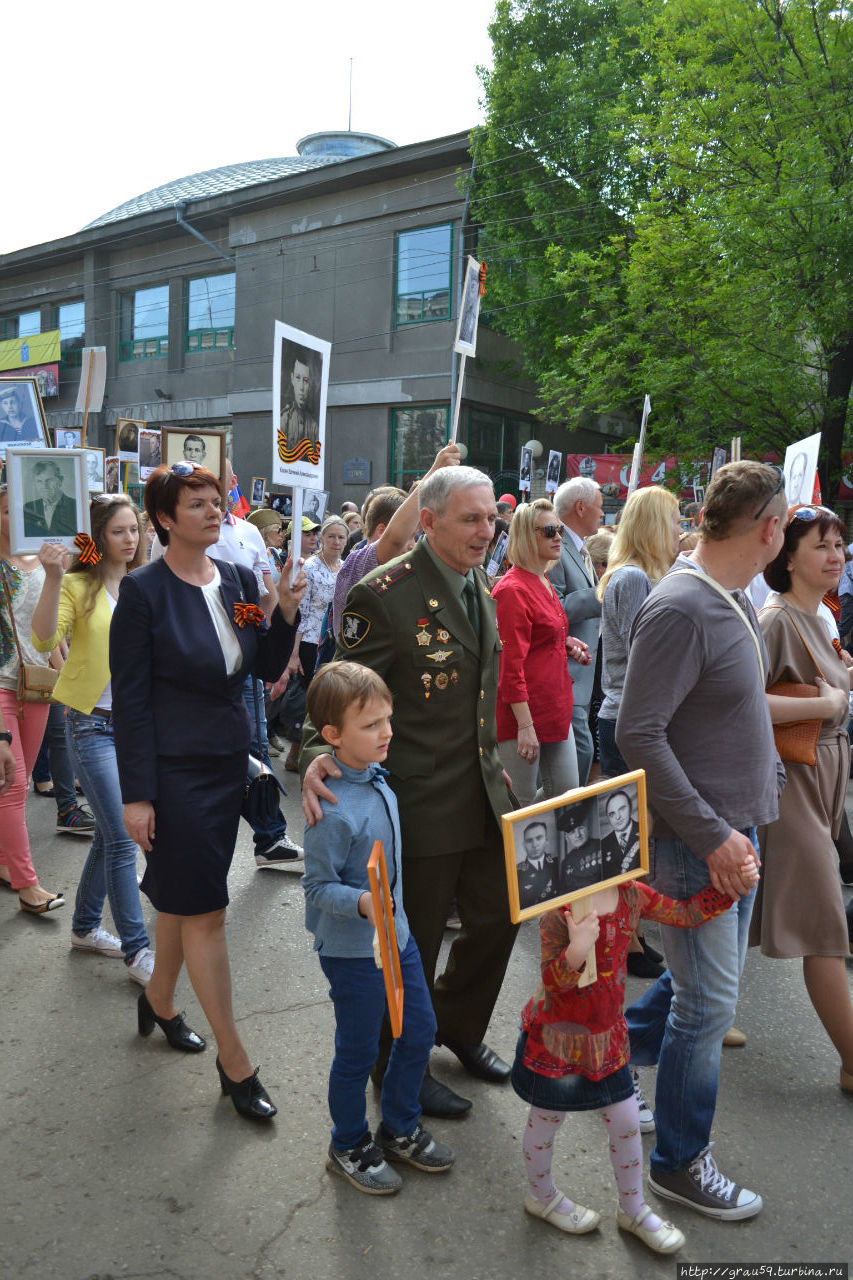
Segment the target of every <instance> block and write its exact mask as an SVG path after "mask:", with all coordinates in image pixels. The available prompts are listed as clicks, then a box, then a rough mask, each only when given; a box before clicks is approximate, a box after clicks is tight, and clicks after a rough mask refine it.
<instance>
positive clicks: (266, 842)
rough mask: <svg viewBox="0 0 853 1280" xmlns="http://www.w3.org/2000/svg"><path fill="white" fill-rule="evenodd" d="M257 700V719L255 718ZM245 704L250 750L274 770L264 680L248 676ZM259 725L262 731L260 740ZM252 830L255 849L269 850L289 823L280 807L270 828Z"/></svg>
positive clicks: (244, 694) (260, 827) (261, 827)
mask: <svg viewBox="0 0 853 1280" xmlns="http://www.w3.org/2000/svg"><path fill="white" fill-rule="evenodd" d="M253 688H254V692H253ZM256 700H257V717H256V716H255V705H256ZM243 702H244V703H245V706H246V710H247V711H248V713H249V724H250V725H251V726H252V745H251V746H250V747H249V750H250V751H251V753H252V755H253V756H255V757H256V759H258V760H263V762H264V764H265V765H266V766H267V768H268V769H272V764H271V763H270V753H269V743H268V742H267V720H266V714H265V711H264V685H263V681H262V680H256V679H255V677H254V676H246V679H245V680H244V681H243ZM259 725H260V731H261V736H260V739H259V738H258V726H259ZM252 830H253V831H254V833H255V836H254V839H255V848H256V849H269V848H270V846H271V845H274V844H275V842H276V840H278V839H279V838H280V837H281V836H283V835H284V833H285V831H286V830H287V822H286V821H285V817H284V814H283V813H282V811H281V808H280V807H279V810H278V817H276V818H273V819H272V821H271V822H270V824H269V826H264V825H261V826H258V827H253V828H252Z"/></svg>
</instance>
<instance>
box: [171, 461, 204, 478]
mask: <svg viewBox="0 0 853 1280" xmlns="http://www.w3.org/2000/svg"><path fill="white" fill-rule="evenodd" d="M169 470H170V471H171V473H172V475H173V476H191V475H192V473H193V472H194V471H201V464H200V463H198V462H173V463H172V465H171V467H169Z"/></svg>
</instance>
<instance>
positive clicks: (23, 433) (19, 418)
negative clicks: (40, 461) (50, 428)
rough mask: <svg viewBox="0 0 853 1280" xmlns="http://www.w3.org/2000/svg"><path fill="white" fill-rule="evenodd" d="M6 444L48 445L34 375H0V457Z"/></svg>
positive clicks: (42, 408) (30, 446)
mask: <svg viewBox="0 0 853 1280" xmlns="http://www.w3.org/2000/svg"><path fill="white" fill-rule="evenodd" d="M9 446H12V447H14V448H21V449H39V448H41V449H47V448H49V446H50V440H49V438H48V434H47V422H46V420H45V416H44V405H43V404H42V402H41V396H40V395H39V389H38V379H37V378H0V458H5V456H6V449H7V448H8V447H9Z"/></svg>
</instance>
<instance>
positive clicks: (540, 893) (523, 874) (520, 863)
mask: <svg viewBox="0 0 853 1280" xmlns="http://www.w3.org/2000/svg"><path fill="white" fill-rule="evenodd" d="M519 836H520V838H521V842H520V847H518V838H519ZM516 845H517V847H516V853H515V857H516V875H517V876H518V901H519V903H520V905H521V906H522V907H523V908H524V907H532V906H535V905H536V904H537V903H539V902H546V901H547V900H548V899H549V898H553V897H555V896H556V893H557V853H556V848H555V834H554V822H553V819H551V821H550V822H549V821H548V820H547V819H546V818H545V817H542V818H530V819H529V820H528V821H527V822H520V823H519V824H518V827H517V830H516Z"/></svg>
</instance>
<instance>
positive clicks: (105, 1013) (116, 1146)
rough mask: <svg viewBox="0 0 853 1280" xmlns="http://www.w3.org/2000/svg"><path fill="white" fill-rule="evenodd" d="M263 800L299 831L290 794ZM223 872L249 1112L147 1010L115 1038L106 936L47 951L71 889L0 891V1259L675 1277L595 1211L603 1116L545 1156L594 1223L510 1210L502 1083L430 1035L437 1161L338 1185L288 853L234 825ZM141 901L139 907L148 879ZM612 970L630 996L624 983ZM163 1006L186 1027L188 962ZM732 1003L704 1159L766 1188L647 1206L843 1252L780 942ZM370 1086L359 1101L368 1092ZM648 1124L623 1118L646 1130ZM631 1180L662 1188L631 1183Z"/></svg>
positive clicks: (844, 1233) (177, 1272) (707, 1236)
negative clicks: (438, 1080) (35, 908)
mask: <svg viewBox="0 0 853 1280" xmlns="http://www.w3.org/2000/svg"><path fill="white" fill-rule="evenodd" d="M29 810H30V812H29V817H30V820H31V821H30V831H31V837H32V843H33V848H34V854H35V860H36V865H37V868H38V871H39V874H40V877H41V879H42V881H43V883H44V884H45V885H47V886H49V887H51V888H64V889H65V891H66V893H67V894H68V895H70V897H71V898H72V899H73V895H74V891H75V888H76V885H77V881H78V878H79V872H80V869H81V867H82V864H83V860H84V858H85V854H86V842H85V841H82V840H77V839H74V838H72V837H69V836H60V835H56V834H54V819H55V810H54V806H53V803H52V802H48V801H45V800H42V799H38V798H36V797H31V799H30V805H29ZM286 812H287V814H288V817H289V819H290V820H291V829H292V833H293V834H294V835H295V836H296V837H298V836H299V835H300V833H301V831H302V821H301V811H300V809H299V807H298V803H297V798H296V797H293V798H288V800H287V802H286ZM230 883H231V899H232V900H231V907H230V909H229V935H230V951H231V960H232V968H233V974H234V995H235V1007H236V1010H237V1012H238V1017H239V1020H240V1025H241V1030H242V1032H243V1033H244V1037H245V1040H246V1042H247V1044H248V1046H249V1052H250V1055H251V1056H252V1059H253V1061H255V1062H258V1063H260V1064H261V1075H262V1079H263V1081H264V1083H265V1084H266V1086H267V1088H268V1089H269V1091H270V1094H271V1095H272V1097H273V1098H274V1100H275V1101H276V1103H277V1104H278V1107H279V1115H278V1118H277V1120H276V1121H275V1122H274V1123H273V1124H271V1125H268V1126H260V1125H258V1126H253V1125H252V1124H250V1123H249V1122H247V1121H245V1120H242V1119H240V1118H239V1117H238V1116H237V1115H236V1113H235V1112H234V1110H233V1108H232V1106H231V1103H230V1101H229V1100H227V1099H225V1098H222V1097H221V1095H220V1093H219V1088H218V1083H217V1080H216V1073H215V1069H214V1061H213V1060H214V1053H213V1051H212V1050H208V1051H207V1052H206V1053H203V1054H199V1055H198V1056H195V1055H186V1056H185V1055H182V1054H178V1053H175V1052H174V1051H173V1050H170V1049H169V1048H168V1046H167V1044H166V1041H165V1039H164V1037H163V1036H162V1035H161V1034H160V1032H159V1031H155V1033H154V1035H152V1036H151V1038H150V1039H148V1040H141V1039H140V1038H139V1037H138V1036H137V1034H136V1010H135V1000H136V997H137V995H138V992H139V988H138V987H137V986H135V985H134V984H133V983H131V982H130V981H129V980H128V978H127V976H126V973H125V970H124V967H123V965H122V964H121V962H120V961H119V960H114V959H107V958H104V957H100V956H92V955H87V954H82V953H79V952H72V951H71V950H70V947H69V931H70V923H71V905H70V904H69V906H68V907H66V908H65V909H64V910H63V911H60V912H58V913H56V914H55V915H52V916H50V917H46V918H43V919H34V918H31V917H27V916H25V915H24V914H23V913H22V912H19V911H18V910H17V904H16V900H15V899H14V898H13V897H12V895H11V894H8V893H4V894H2V896H0V956H2V960H0V965H2V970H1V971H2V992H3V994H2V1001H0V1063H2V1070H0V1097H2V1110H1V1111H0V1114H2V1118H3V1120H2V1130H0V1167H2V1170H3V1179H2V1181H3V1212H2V1217H1V1218H0V1275H2V1276H4V1277H6V1276H8V1277H14V1278H15V1280H90V1278H95V1277H97V1278H98V1280H106V1278H107V1277H110V1278H115V1280H119V1278H121V1280H273V1277H276V1278H278V1277H286V1278H287V1280H327V1278H331V1277H339V1276H340V1277H343V1276H345V1277H347V1278H348V1280H390V1278H391V1277H398V1276H405V1277H413V1280H421V1278H423V1280H426V1277H447V1278H448V1280H520V1278H521V1277H526V1276H528V1275H531V1276H533V1275H537V1276H546V1275H553V1276H563V1275H567V1276H571V1277H573V1280H600V1278H601V1280H603V1278H608V1280H610V1278H613V1277H640V1278H641V1280H643V1278H645V1277H651V1276H655V1277H661V1276H667V1277H670V1276H671V1277H675V1275H676V1266H675V1261H674V1260H672V1259H668V1260H660V1259H658V1258H656V1257H655V1256H654V1255H652V1254H651V1253H649V1252H648V1250H647V1249H646V1248H645V1246H643V1245H642V1244H641V1243H640V1242H639V1241H636V1240H634V1239H633V1238H626V1237H624V1236H623V1235H622V1234H621V1233H620V1232H618V1231H617V1229H616V1226H615V1223H614V1221H613V1216H612V1211H613V1208H614V1207H615V1195H614V1184H613V1181H612V1175H611V1173H610V1166H609V1161H608V1159H607V1154H606V1146H605V1135H604V1133H603V1126H602V1124H601V1122H600V1120H599V1119H598V1117H596V1116H595V1115H594V1114H593V1115H587V1116H574V1117H570V1118H569V1119H568V1120H567V1122H566V1124H565V1125H564V1127H563V1129H562V1131H561V1134H560V1137H559V1139H558V1145H557V1151H556V1160H555V1172H556V1175H557V1183H558V1185H560V1186H562V1187H564V1189H565V1190H566V1191H567V1192H568V1193H569V1194H570V1195H573V1196H575V1197H576V1198H578V1199H580V1200H581V1201H582V1202H583V1203H584V1204H587V1205H590V1206H592V1207H595V1208H597V1209H599V1210H600V1211H602V1213H603V1214H604V1221H603V1223H602V1226H601V1228H600V1230H598V1231H596V1232H594V1233H592V1234H591V1235H588V1236H584V1237H582V1238H572V1237H568V1236H564V1235H562V1234H561V1233H560V1232H558V1231H556V1230H554V1229H552V1228H550V1227H548V1226H546V1225H544V1224H542V1223H539V1222H536V1221H534V1220H532V1219H530V1218H528V1217H527V1216H526V1215H525V1214H524V1212H523V1210H522V1207H521V1204H522V1195H523V1184H524V1174H523V1160H522V1156H521V1147H520V1134H521V1130H522V1125H523V1121H524V1117H525V1110H526V1109H525V1107H524V1104H522V1103H521V1102H520V1101H519V1100H518V1098H516V1096H515V1095H514V1094H513V1093H512V1091H511V1089H510V1088H509V1086H505V1087H495V1086H489V1085H485V1084H481V1083H478V1082H477V1081H473V1080H470V1079H469V1078H468V1077H466V1076H465V1075H464V1073H463V1072H462V1070H461V1068H460V1067H459V1066H458V1064H457V1063H456V1060H455V1059H454V1058H452V1057H451V1055H450V1054H448V1053H447V1051H445V1050H439V1051H437V1052H436V1054H435V1056H434V1067H433V1069H434V1071H435V1073H436V1074H437V1075H439V1076H441V1077H442V1078H444V1079H445V1080H447V1081H448V1083H451V1084H452V1085H453V1086H454V1087H455V1088H457V1089H458V1090H459V1091H460V1092H463V1093H465V1094H467V1096H469V1097H471V1098H473V1100H474V1109H473V1111H472V1113H471V1114H470V1115H469V1116H468V1117H467V1118H466V1119H465V1120H463V1121H457V1122H446V1121H445V1122H441V1121H435V1122H433V1128H434V1129H435V1132H436V1134H437V1135H439V1136H440V1137H441V1138H442V1139H443V1140H444V1141H446V1142H449V1143H450V1144H451V1145H452V1146H453V1147H454V1148H455V1150H456V1152H457V1155H458V1160H457V1164H456V1167H455V1169H453V1170H452V1172H451V1173H449V1174H448V1175H442V1176H427V1175H423V1174H418V1173H416V1172H414V1171H406V1170H404V1171H403V1174H404V1179H405V1185H404V1188H403V1190H402V1192H401V1193H400V1194H399V1195H398V1196H395V1197H393V1198H386V1199H375V1198H369V1197H367V1196H363V1195H359V1194H358V1193H357V1192H356V1191H354V1190H353V1189H351V1188H350V1187H348V1186H347V1185H346V1184H345V1183H343V1182H342V1181H341V1180H339V1179H337V1178H333V1177H332V1176H331V1175H329V1174H328V1173H327V1172H326V1171H325V1169H324V1157H325V1151H326V1147H327V1145H328V1140H329V1135H328V1115H327V1110H326V1099H325V1094H326V1078H327V1071H328V1063H329V1059H330V1048H331V1041H332V1030H333V1022H332V1012H331V1006H330V1004H329V1001H328V999H327V995H326V990H325V987H324V983H323V979H322V975H321V973H320V969H319V965H318V964H317V962H316V960H315V958H314V955H313V952H312V949H311V941H310V937H309V935H308V934H307V933H306V932H305V929H304V927H303V906H302V892H301V889H300V886H299V878H298V875H295V874H293V873H292V872H286V871H269V870H268V871H257V870H256V869H255V865H254V860H253V858H252V856H251V833H250V832H249V830H248V828H246V827H245V825H243V826H241V831H240V840H239V844H238V848H237V852H236V855H235V859H234V864H233V869H232V875H231V882H230ZM845 892H846V893H848V894H849V892H850V891H849V890H846V891H845ZM143 901H145V900H143ZM146 914H147V916H148V917H149V918H150V919H151V923H152V924H153V913H151V912H150V910H149V909H148V908H147V903H146ZM105 923H107V925H108V927H109V925H110V923H111V922H110V920H109V918H108V917H106V918H105ZM654 934H655V931H654V928H652V929H650V936H651V937H654ZM537 953H538V939H537V931H536V927H535V925H531V924H528V925H526V926H524V927H523V928H522V931H521V933H520V935H519V939H518V943H517V945H516V948H515V952H514V954H513V959H512V963H511V966H510V970H509V973H508V976H507V980H506V982H505V984H504V988H503V991H502V994H501V998H500V1002H499V1005H498V1008H497V1010H496V1013H495V1017H494V1019H493V1023H492V1027H491V1030H490V1036H489V1040H490V1043H491V1044H492V1045H493V1046H494V1048H496V1049H497V1050H498V1051H499V1052H501V1053H502V1054H503V1056H504V1057H507V1058H510V1057H511V1055H512V1051H513V1047H514V1043H515V1038H516V1027H517V1019H518V1013H519V1010H520V1008H521V1007H522V1005H523V1003H524V1001H525V1000H526V998H527V997H528V995H529V994H530V992H531V991H532V989H533V987H534V985H535V982H536V973H537ZM851 971H853V966H851ZM629 983H630V986H629V999H630V997H631V993H632V992H634V993H637V992H639V991H640V990H641V989H642V984H640V983H639V982H637V981H636V980H634V979H629ZM179 1007H185V1008H186V1011H187V1016H188V1021H189V1022H190V1024H191V1025H192V1026H193V1027H195V1028H196V1029H197V1030H198V1031H200V1032H201V1033H202V1034H208V1032H209V1029H208V1027H207V1025H206V1022H205V1019H204V1017H203V1015H202V1013H201V1011H200V1009H199V1007H198V1005H197V1003H196V1000H195V997H194V995H193V992H192V990H191V988H190V985H189V982H188V981H187V979H186V977H185V976H184V977H182V979H181V984H180V987H179ZM737 1023H738V1025H739V1026H740V1027H741V1028H742V1029H743V1030H744V1031H746V1033H747V1035H748V1043H747V1046H746V1048H744V1049H727V1050H724V1054H723V1071H722V1080H721V1088H720V1094H719V1101H718V1109H717V1118H716V1123H715V1127H714V1138H715V1140H716V1149H715V1154H716V1155H717V1157H718V1160H719V1163H720V1166H721V1168H722V1170H723V1172H725V1173H726V1174H728V1175H729V1176H731V1177H733V1178H734V1179H735V1180H736V1181H740V1182H743V1183H745V1184H746V1185H747V1186H750V1187H752V1188H753V1189H755V1190H757V1191H759V1192H760V1193H761V1195H762V1196H763V1198H764V1205H765V1207H764V1210H763V1212H762V1213H761V1215H760V1216H759V1217H758V1218H756V1219H754V1220H753V1221H751V1222H746V1223H727V1224H721V1223H717V1222H713V1221H710V1220H709V1219H706V1218H702V1217H699V1216H698V1215H696V1214H694V1213H692V1212H691V1211H690V1210H687V1209H683V1210H682V1209H679V1208H678V1207H677V1206H666V1209H665V1211H666V1214H667V1216H668V1217H671V1218H672V1219H673V1220H674V1221H675V1222H676V1223H677V1224H678V1225H679V1226H680V1227H681V1228H682V1230H683V1231H684V1232H685V1233H686V1235H687V1245H686V1247H685V1248H684V1249H683V1250H682V1251H681V1253H680V1254H679V1255H678V1261H680V1262H684V1263H718V1264H719V1263H755V1264H767V1263H786V1264H790V1265H795V1264H799V1265H803V1264H808V1263H814V1262H849V1261H850V1260H851V1259H853V1224H851V1199H853V1197H852V1196H851V1193H853V1143H851V1135H852V1134H853V1097H850V1096H845V1095H843V1094H842V1093H841V1092H840V1090H839V1088H838V1062H837V1058H836V1056H835V1053H834V1051H833V1050H832V1048H831V1046H830V1044H829V1041H828V1040H827V1038H826V1036H825V1034H824V1032H823V1030H822V1028H821V1027H820V1025H819V1023H818V1021H817V1018H816V1015H815V1014H814V1012H813V1010H812V1008H811V1005H810V1004H809V1002H808V1000H807V998H806V995H805V990H804V987H803V982H802V976H801V972H800V967H799V965H798V963H796V962H794V961H791V962H782V961H772V960H767V959H764V958H762V957H761V956H759V955H758V954H757V953H756V952H751V953H750V956H749V958H748V961H747V966H746V972H745V975H744V981H743V987H742V998H741V1003H740V1007H739V1009H738V1018H737ZM650 1083H651V1082H650ZM368 1103H369V1109H370V1111H371V1112H374V1111H375V1099H374V1097H373V1096H372V1095H371V1096H370V1097H369V1099H368ZM651 1143H652V1138H646V1139H644V1145H645V1147H646V1153H647V1154H648V1150H649V1148H650V1146H651ZM650 1202H651V1203H652V1204H653V1205H658V1206H659V1205H660V1204H661V1202H658V1201H656V1199H655V1197H654V1196H650ZM788 1274H791V1275H793V1274H796V1273H795V1272H790V1273H788ZM801 1274H802V1273H801Z"/></svg>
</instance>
